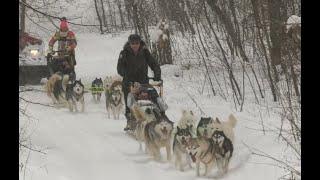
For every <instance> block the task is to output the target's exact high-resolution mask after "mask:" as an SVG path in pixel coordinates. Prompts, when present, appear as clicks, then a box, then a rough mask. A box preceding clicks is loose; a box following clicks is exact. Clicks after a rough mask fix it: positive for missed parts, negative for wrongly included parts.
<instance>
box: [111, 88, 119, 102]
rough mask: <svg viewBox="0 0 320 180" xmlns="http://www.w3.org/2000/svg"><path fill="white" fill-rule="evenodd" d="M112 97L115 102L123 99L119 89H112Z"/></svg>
mask: <svg viewBox="0 0 320 180" xmlns="http://www.w3.org/2000/svg"><path fill="white" fill-rule="evenodd" d="M111 98H112V100H113V101H114V102H119V101H121V92H120V91H119V90H116V91H112V93H111Z"/></svg>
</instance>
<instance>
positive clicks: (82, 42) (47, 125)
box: [19, 32, 288, 180]
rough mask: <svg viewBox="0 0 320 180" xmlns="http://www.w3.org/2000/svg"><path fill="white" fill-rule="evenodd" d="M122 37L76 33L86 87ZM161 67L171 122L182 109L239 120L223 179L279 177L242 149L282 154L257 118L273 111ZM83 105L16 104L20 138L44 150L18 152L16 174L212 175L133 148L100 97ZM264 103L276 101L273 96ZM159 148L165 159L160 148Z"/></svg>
mask: <svg viewBox="0 0 320 180" xmlns="http://www.w3.org/2000/svg"><path fill="white" fill-rule="evenodd" d="M128 35H129V32H127V33H123V34H121V35H120V36H115V37H112V36H111V35H104V36H101V35H96V34H77V39H78V47H77V49H76V59H77V67H76V73H77V78H81V80H82V81H83V82H85V85H86V86H87V87H88V86H89V84H90V83H91V81H92V80H93V79H94V78H95V77H101V78H103V79H104V78H105V76H106V75H114V74H116V64H117V59H118V56H119V52H120V50H121V49H122V47H123V44H124V43H125V41H126V40H127V37H128ZM161 69H162V78H163V80H164V98H165V100H166V102H167V104H168V106H169V109H168V111H167V115H168V117H169V118H170V119H171V120H172V121H174V122H177V121H178V120H179V118H180V117H181V109H188V110H192V111H193V112H195V114H196V115H197V119H200V117H201V116H213V117H219V118H220V119H222V120H226V119H227V117H228V115H229V114H230V113H234V115H235V116H236V118H237V119H238V124H237V126H236V128H235V137H236V140H235V145H234V146H235V150H234V155H233V157H232V159H231V164H230V170H229V173H228V174H227V175H226V176H225V177H223V179H225V180H238V179H239V180H240V179H241V180H242V179H243V180H257V179H259V180H272V179H278V178H279V177H280V176H281V175H283V171H282V170H281V169H280V168H279V167H276V166H274V165H272V164H273V162H272V161H271V160H268V159H266V158H263V157H259V156H254V155H252V154H251V152H250V150H249V149H248V148H247V147H246V145H248V146H250V147H253V148H257V149H259V150H261V151H263V152H265V153H267V154H269V155H271V156H275V157H283V156H284V155H285V154H284V153H286V155H288V152H286V151H285V148H286V147H285V146H284V145H282V144H281V143H279V142H278V141H277V140H278V139H277V138H278V137H277V136H274V135H272V134H271V133H269V132H268V131H266V134H265V135H264V134H263V133H262V131H260V129H262V125H261V122H262V119H261V118H263V121H264V122H265V125H272V124H276V123H277V124H279V123H280V117H279V116H278V115H277V114H275V113H273V111H270V112H267V111H266V110H265V108H263V107H259V106H257V105H255V104H254V103H247V104H246V105H245V107H244V111H243V112H237V111H235V109H234V104H233V102H226V101H225V100H223V99H222V98H220V97H219V96H212V95H211V96H210V95H209V93H208V90H207V89H205V90H204V91H203V93H202V94H201V93H199V91H201V84H199V82H202V81H200V80H201V78H204V76H203V75H202V74H199V72H198V71H197V70H196V69H190V70H181V68H180V67H179V66H178V65H165V66H162V67H161ZM182 71H183V72H182ZM176 72H181V75H180V76H178V77H176V76H175V74H176ZM182 74H183V76H182ZM202 76H203V77H202ZM35 88H37V89H41V88H42V87H40V86H38V87H35ZM20 95H21V96H22V97H23V98H24V99H26V100H30V101H33V102H39V103H42V104H50V103H51V100H50V99H49V98H48V97H47V96H46V94H45V93H44V92H42V91H29V92H24V93H21V94H20ZM190 96H191V97H192V98H193V99H194V100H195V101H196V103H197V105H196V103H195V102H194V101H193V100H192V99H191V98H190ZM85 103H86V106H85V112H84V113H77V114H75V113H70V112H69V111H68V109H65V108H61V109H56V108H52V107H48V106H42V105H39V104H31V103H26V102H24V101H21V102H20V106H21V107H23V109H26V113H27V114H28V115H29V116H30V117H29V118H27V117H26V116H21V117H20V120H19V122H20V123H19V124H20V128H23V129H24V130H25V132H21V135H23V136H25V137H29V138H30V140H31V141H30V142H29V141H27V142H26V144H29V143H31V144H32V147H34V148H35V149H38V150H41V151H42V152H44V153H45V154H43V153H38V152H35V151H28V150H25V151H23V152H20V154H21V155H20V163H21V162H23V163H24V164H25V165H26V168H24V167H22V168H21V169H22V170H21V171H20V172H19V176H20V179H21V180H23V179H26V180H44V179H45V180H105V179H113V180H118V179H119V180H120V179H130V180H149V179H153V180H164V179H166V180H179V179H181V180H193V179H208V178H210V179H212V178H213V177H214V176H215V173H216V168H214V170H213V171H211V173H210V174H209V177H196V172H195V168H192V169H187V170H186V171H185V172H180V171H178V170H176V169H175V167H174V163H173V161H172V162H166V161H165V160H164V159H165V158H163V160H162V161H161V162H160V163H159V162H155V161H153V160H152V159H151V158H150V157H149V156H148V155H146V154H144V153H142V152H139V144H138V142H137V141H135V140H134V139H133V138H132V137H130V136H129V135H127V134H126V133H125V132H124V131H123V128H124V127H125V124H126V121H125V117H124V116H123V115H122V116H120V120H113V119H108V118H107V113H106V110H105V104H104V97H103V98H102V102H100V103H99V104H96V103H94V102H93V100H92V96H91V94H90V93H86V94H85ZM269 105H270V106H271V107H272V106H275V105H273V104H272V103H271V102H270V103H269ZM199 107H200V108H199ZM200 109H201V110H200ZM245 144H246V145H245ZM162 154H163V157H164V152H162ZM193 167H195V164H193Z"/></svg>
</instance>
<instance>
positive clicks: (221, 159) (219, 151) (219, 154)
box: [211, 130, 233, 175]
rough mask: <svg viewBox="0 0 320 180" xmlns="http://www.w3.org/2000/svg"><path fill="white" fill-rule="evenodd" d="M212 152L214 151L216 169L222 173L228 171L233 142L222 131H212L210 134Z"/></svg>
mask: <svg viewBox="0 0 320 180" xmlns="http://www.w3.org/2000/svg"><path fill="white" fill-rule="evenodd" d="M211 140H212V143H213V152H214V153H215V157H216V161H217V165H218V169H219V171H220V173H221V175H222V174H225V173H227V172H228V167H229V162H230V159H231V157H232V153H233V144H232V142H231V140H230V139H229V138H228V137H227V136H226V135H225V134H224V132H223V131H219V130H217V131H214V133H213V135H212V138H211Z"/></svg>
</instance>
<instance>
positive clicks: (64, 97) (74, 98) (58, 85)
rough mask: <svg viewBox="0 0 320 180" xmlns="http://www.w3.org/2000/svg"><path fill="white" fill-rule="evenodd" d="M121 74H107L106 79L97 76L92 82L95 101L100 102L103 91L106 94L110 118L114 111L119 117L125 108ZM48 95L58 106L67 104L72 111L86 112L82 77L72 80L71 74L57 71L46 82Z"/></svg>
mask: <svg viewBox="0 0 320 180" xmlns="http://www.w3.org/2000/svg"><path fill="white" fill-rule="evenodd" d="M121 82H122V79H121V77H120V76H107V77H106V78H105V79H104V81H102V79H101V78H95V79H94V80H93V81H92V84H91V88H90V89H91V94H92V97H93V100H94V102H100V100H101V95H102V93H104V94H105V99H106V109H107V112H108V118H110V114H111V113H112V115H113V117H114V119H119V116H120V113H121V110H122V109H123V105H124V103H123V102H124V99H123V93H122V86H121ZM45 90H46V92H47V95H48V97H50V98H51V99H52V102H53V104H54V105H55V106H56V107H61V106H67V107H68V108H69V110H70V111H71V112H73V111H75V112H78V111H79V109H80V112H84V108H85V101H84V93H85V88H84V85H83V83H82V82H81V79H79V80H75V81H70V79H69V75H67V74H61V73H55V74H53V75H52V76H51V77H50V78H49V79H48V80H47V81H46V83H45Z"/></svg>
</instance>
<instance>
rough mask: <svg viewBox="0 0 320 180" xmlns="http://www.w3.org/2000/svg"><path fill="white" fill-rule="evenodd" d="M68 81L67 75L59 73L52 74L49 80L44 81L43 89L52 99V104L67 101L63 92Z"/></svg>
mask: <svg viewBox="0 0 320 180" xmlns="http://www.w3.org/2000/svg"><path fill="white" fill-rule="evenodd" d="M68 81H69V75H67V74H65V75H61V74H58V73H55V74H53V75H52V76H51V77H50V78H49V80H48V81H47V82H46V85H45V90H46V92H47V95H48V97H50V98H51V99H52V102H53V104H54V105H58V104H65V105H67V104H66V103H67V101H66V99H65V93H66V88H67V84H68Z"/></svg>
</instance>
